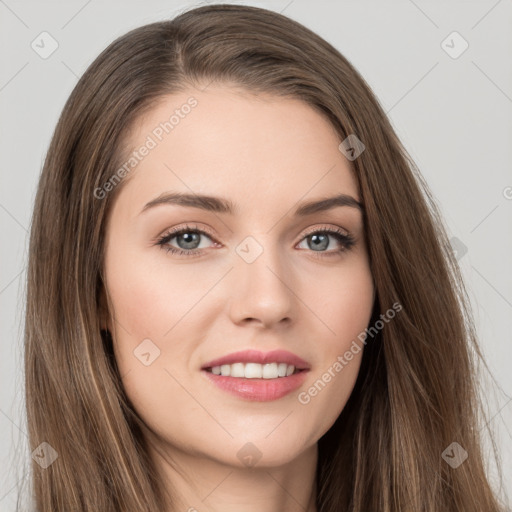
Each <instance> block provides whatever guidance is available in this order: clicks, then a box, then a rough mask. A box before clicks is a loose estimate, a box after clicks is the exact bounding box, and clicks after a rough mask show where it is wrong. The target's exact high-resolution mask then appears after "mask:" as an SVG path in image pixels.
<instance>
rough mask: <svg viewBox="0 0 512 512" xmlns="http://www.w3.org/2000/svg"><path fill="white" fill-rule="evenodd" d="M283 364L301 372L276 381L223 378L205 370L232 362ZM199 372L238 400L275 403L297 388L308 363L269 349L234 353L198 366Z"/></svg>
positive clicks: (296, 357)
mask: <svg viewBox="0 0 512 512" xmlns="http://www.w3.org/2000/svg"><path fill="white" fill-rule="evenodd" d="M274 362H276V363H286V364H289V365H293V366H295V368H297V369H299V370H301V371H299V372H298V373H294V374H293V375H289V376H288V377H278V378H276V379H245V378H243V377H223V376H222V375H215V374H214V373H211V372H209V371H206V370H207V369H210V368H212V367H213V366H221V365H223V364H233V363H259V364H266V363H274ZM201 369H202V373H204V374H205V375H206V377H207V378H208V379H209V380H210V382H212V383H213V384H215V385H216V386H218V387H219V388H220V389H223V390H224V391H227V392H228V393H231V394H233V395H235V396H238V397H239V398H243V399H245V400H250V401H256V402H267V401H270V400H277V399H279V398H282V397H283V396H285V395H287V394H289V393H291V392H292V391H294V390H295V389H297V388H298V387H299V386H300V385H301V384H302V383H303V382H304V380H305V379H306V375H307V373H308V370H309V369H310V367H309V364H308V363H307V362H306V361H304V359H302V358H300V357H299V356H297V355H295V354H292V353H291V352H288V351H286V350H272V351H271V352H259V351H257V350H242V351H239V352H233V353H232V354H229V355H227V356H224V357H221V358H219V359H214V360H213V361H210V362H209V363H206V364H205V365H203V366H202V367H201Z"/></svg>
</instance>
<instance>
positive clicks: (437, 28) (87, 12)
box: [0, 0, 512, 511]
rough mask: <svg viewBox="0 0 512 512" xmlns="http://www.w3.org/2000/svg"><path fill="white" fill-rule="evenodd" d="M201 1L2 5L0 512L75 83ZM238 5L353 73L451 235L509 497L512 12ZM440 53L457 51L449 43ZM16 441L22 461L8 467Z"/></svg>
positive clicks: (452, 6)
mask: <svg viewBox="0 0 512 512" xmlns="http://www.w3.org/2000/svg"><path fill="white" fill-rule="evenodd" d="M204 3H206V2H199V1H196V2H171V1H157V0H145V1H144V2H135V1H124V2H121V1H110V2H108V3H107V2H100V1H98V0H89V1H68V2H56V1H53V2H49V1H23V2H21V1H15V0H5V1H4V0H0V47H1V48H2V54H1V55H2V62H1V64H2V65H1V66H0V120H1V122H0V130H1V132H0V155H1V165H0V168H1V180H2V181H1V183H2V185H1V188H0V226H1V240H2V246H1V247H2V254H1V266H0V303H1V310H0V311H1V323H0V326H1V327H0V328H1V357H0V433H1V438H0V511H11V510H14V506H15V497H16V492H17V487H16V484H17V482H18V481H19V479H20V477H21V476H22V475H23V473H24V471H25V469H26V467H27V463H28V457H29V454H30V451H31V449H33V448H35V447H28V443H27V442H26V441H27V439H26V426H25V423H24V412H23V375H22V350H21V349H22V325H23V314H24V304H23V301H24V296H23V290H24V285H25V278H26V261H27V241H28V240H27V231H28V228H29V223H30V215H31V209H32V202H33V198H34V194H35V189H36V184H37V179H38V175H39V172H40V169H41V165H42V162H43V158H44V154H45V152H46V150H47V147H48V144H49V140H50V136H51V134H52V132H53V129H54V127H55V124H56V122H57V119H58V116H59V114H60V111H61V109H62V107H63V105H64V102H65V101H66V99H67V97H68V95H69V94H70V92H71V90H72V89H73V87H74V86H75V84H76V82H77V79H78V77H79V76H80V75H81V74H82V73H83V72H84V71H85V69H86V67H87V66H88V65H89V64H90V63H91V62H92V60H93V59H94V58H95V57H96V56H97V55H98V54H99V53H100V51H101V50H102V49H103V48H104V47H105V46H107V44H108V43H110V42H111V41H112V40H113V39H115V38H116V37H117V36H119V35H121V34H123V33H125V32H127V31H128V30H129V29H132V28H134V27H136V26H139V25H142V24H145V23H149V22H152V21H157V20H162V19H167V18H170V17H173V16H175V15H176V14H177V13H178V12H181V11H182V10H184V9H187V8H189V7H192V6H199V5H202V4H204ZM232 3H234V2H232ZM237 3H244V2H237ZM245 3H248V4H250V5H255V6H261V7H266V8H269V9H272V10H275V11H279V12H283V13H284V14H286V15H287V16H289V17H291V18H293V19H295V20H297V21H299V22H301V23H303V24H305V25H306V26H308V27H309V28H311V29H312V30H314V31H316V32H317V33H318V34H320V35H321V36H322V37H324V38H325V39H326V40H327V41H329V42H330V43H332V44H333V45H334V46H335V47H336V48H338V49H339V50H340V51H341V52H342V53H343V54H344V55H345V56H346V57H347V58H348V59H349V60H350V61H351V62H352V63H353V64H354V65H355V66H356V68H357V69H358V70H359V71H360V72H361V73H362V75H363V76H364V77H365V79H366V80H367V81H368V83H369V84H370V86H371V87H372V88H373V90H374V91H375V93H376V94H377V96H378V98H379V99H380V101H381V103H382V105H383V106H384V108H385V110H386V111H387V112H388V114H389V116H390V118H391V122H392V123H393V125H394V127H395V129H396V131H397V133H398V135H399V137H400V138H401V139H402V141H403V142H404V144H405V146H406V148H407V149H408V151H409V152H410V153H411V155H412V157H413V158H414V160H415V161H416V163H417V164H418V166H419V167H420V169H421V171H422V173H423V175H424V176H425V178H426V180H427V182H428V184H429V186H430V188H431V190H432V191H433V193H434V195H435V197H436V198H437V201H438V203H439V205H440V207H441V211H442V213H443V215H444V218H445V222H446V225H447V227H448V231H449V234H450V236H451V237H457V238H458V239H459V240H460V242H461V243H462V244H464V246H465V247H467V253H466V254H464V255H463V256H462V257H461V258H460V265H461V267H462V270H463V272H464V276H465V278H466V283H467V287H468V290H469V294H470V296H471V300H472V303H473V307H474V314H475V319H476V324H477V327H478V333H479V335H480V338H481V343H482V347H483V350H484V353H485V356H486V358H487V361H488V363H489V366H490V369H491V371H492V373H493V375H494V377H495V382H493V381H492V380H491V378H490V377H488V378H486V380H485V381H486V382H487V384H486V385H487V391H486V396H487V397H488V398H487V400H486V402H487V404H488V409H489V419H490V425H491V427H492V428H494V429H495V431H496V432H497V434H498V440H499V446H498V448H499V454H500V456H501V458H502V460H503V465H504V471H505V474H504V481H505V482H506V487H507V486H508V489H507V492H508V494H509V495H511V494H512V486H511V485H510V483H511V482H512V401H511V397H512V372H511V370H510V362H511V361H512V342H511V334H510V333H511V328H512V273H511V272H510V271H509V268H510V262H511V261H512V258H511V256H512V171H511V161H512V149H511V148H512V144H511V141H512V64H511V63H512V59H511V49H512V2H511V1H510V0H508V1H507V0H499V1H496V0H492V1H487V0H485V1H463V2H460V1H451V2H443V1H442V0H438V1H432V0H431V1H420V0H415V1H412V0H407V1H386V2H383V1H372V2H370V1H338V2H334V1H326V0H324V1H315V2H312V1H310V2H307V1H306V0H291V1H290V0H282V1H281V0H279V1H260V2H245ZM43 31H47V32H49V33H50V34H51V35H52V37H53V38H55V40H56V41H57V42H58V45H59V46H58V49H57V50H56V51H55V52H54V53H53V54H52V55H51V56H50V57H48V58H47V59H42V58H41V57H40V56H39V55H38V54H37V53H36V52H35V51H34V50H33V49H32V48H31V43H32V41H33V40H35V39H36V38H37V37H38V36H39V34H40V33H41V32H43ZM453 31H457V32H458V33H459V34H460V35H461V36H462V37H463V38H464V39H465V40H466V41H467V42H468V44H469V47H468V49H467V50H466V51H465V52H464V53H462V54H461V55H460V56H459V57H458V58H455V59H454V58H452V57H450V56H449V55H448V54H447V53H446V52H445V50H444V49H443V47H442V41H443V40H445V39H446V37H447V36H448V35H449V34H451V33H452V32H453ZM452 39H453V38H452ZM446 44H448V45H451V46H453V47H454V49H453V50H452V51H457V50H458V49H460V48H461V46H460V42H459V41H457V40H456V39H455V40H454V42H453V43H452V42H451V39H448V41H447V43H446ZM507 187H508V188H507ZM459 245H460V244H459ZM432 321H435V319H432ZM449 342H450V340H447V343H449ZM16 443H21V446H22V448H24V449H25V453H26V454H27V456H26V457H25V459H26V460H25V461H23V460H21V461H20V460H17V459H15V457H14V455H15V452H14V446H15V444H16ZM488 453H490V451H489V450H488Z"/></svg>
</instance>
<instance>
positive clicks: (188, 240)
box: [178, 233, 199, 249]
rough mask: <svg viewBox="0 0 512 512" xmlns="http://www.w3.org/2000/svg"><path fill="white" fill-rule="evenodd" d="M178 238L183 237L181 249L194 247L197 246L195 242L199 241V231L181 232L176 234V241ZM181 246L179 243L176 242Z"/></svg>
mask: <svg viewBox="0 0 512 512" xmlns="http://www.w3.org/2000/svg"><path fill="white" fill-rule="evenodd" d="M180 238H183V239H185V247H181V248H182V249H195V248H196V247H197V245H198V244H197V242H198V241H199V233H183V234H181V235H179V236H178V241H179V240H180ZM178 245H180V246H181V244H179V243H178Z"/></svg>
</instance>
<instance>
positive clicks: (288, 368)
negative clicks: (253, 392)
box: [211, 363, 295, 379]
mask: <svg viewBox="0 0 512 512" xmlns="http://www.w3.org/2000/svg"><path fill="white" fill-rule="evenodd" d="M211 372H212V373H213V374H215V375H222V376H223V377H244V378H246V379H277V378H278V377H288V376H290V375H292V374H293V373H294V372H295V366H293V364H290V365H288V364H286V363H267V364H258V363H233V364H223V365H221V366H214V367H213V368H211Z"/></svg>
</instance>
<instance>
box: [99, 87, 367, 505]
mask: <svg viewBox="0 0 512 512" xmlns="http://www.w3.org/2000/svg"><path fill="white" fill-rule="evenodd" d="M192 96H193V97H194V98H195V99H196V100H197V105H196V106H195V107H194V108H193V109H191V110H190V112H189V113H188V114H187V115H184V116H183V117H180V120H179V123H178V124H176V126H174V128H173V129H172V131H170V132H169V133H168V134H164V136H163V137H162V140H161V141H157V142H158V144H157V145H156V147H154V148H152V149H151V151H150V152H149V153H148V154H147V156H145V157H144V158H143V159H142V161H140V163H139V164H138V165H137V167H136V169H135V170H134V171H133V172H132V174H131V175H130V176H129V178H128V181H127V182H126V183H125V184H124V185H125V186H124V187H123V189H122V190H121V191H120V194H119V196H118V197H117V198H116V201H115V203H114V207H113V209H112V211H111V213H110V216H109V219H108V229H107V245H106V258H105V271H106V288H107V292H108V296H109V300H110V301H111V311H110V313H112V314H113V316H114V318H115V320H112V319H111V317H108V318H107V317H105V325H106V326H107V327H108V328H109V329H110V330H111V332H112V334H113V337H114V348H115V354H116V359H117V362H118V365H119V369H120V374H121V375H122V379H123V385H124V388H125V390H126V393H127V395H128V397H129V399H130V401H131V402H132V404H133V407H134V408H135V410H136V411H137V412H138V414H139V415H140V417H141V418H142V419H143V421H144V422H145V425H146V427H147V428H146V435H147V438H148V440H149V441H150V451H151V456H152V458H153V460H154V461H155V464H156V466H157V468H158V470H159V473H160V474H161V477H162V479H163V481H164V482H165V485H166V488H167V489H168V490H169V492H170V493H171V495H172V496H173V499H174V505H173V507H172V509H171V510H172V512H177V511H187V510H188V511H190V512H192V511H194V510H197V511H200V512H202V511H208V512H256V511H257V512H283V511H286V512H292V511H293V512H295V511H297V512H299V511H300V512H304V511H307V512H315V511H316V507H315V497H316V489H315V485H314V480H315V471H316V464H317V456H318V452H317V442H318V440H319V438H320V437H321V436H322V435H323V434H324V433H325V432H326V431H327V430H328V429H329V428H330V427H331V426H332V424H333V423H334V421H335V420H336V418H337V417H338V416H339V414H340V412H341V411H342V409H343V407H344V406H345V404H346V402H347V400H348V398H349V396H350V394H351V392H352V389H353V386H354V384H355V381H356V378H357V375H358V372H359V367H360V362H361V357H362V350H360V351H359V352H357V353H354V354H353V358H351V360H350V362H348V363H347V364H346V365H344V366H343V368H342V370H341V371H333V369H332V368H333V365H334V364H335V362H336V361H337V358H338V356H340V355H343V354H344V353H345V352H346V351H347V350H349V348H350V347H351V344H352V342H353V341H354V340H356V339H357V336H358V334H360V333H361V332H362V331H364V330H365V328H366V327H367V325H368V323H369V320H370V316H371V310H372V305H373V301H374V285H373V280H372V275H371V270H370V266H369V260H368V254H367V248H366V244H365V240H364V236H363V234H364V233H363V217H362V213H361V211H360V210H358V209H357V208H355V207H351V206H337V207H334V208H332V209H329V210H326V211H321V212H316V213H311V214H309V215H307V216H303V217H300V216H295V215H294V211H295V209H296V208H297V207H298V206H299V205H300V204H302V203H304V202H309V201H313V200H320V199H326V198H329V197H333V196H335V195H338V194H341V193H343V194H347V195H349V196H352V197H353V198H354V199H356V200H360V197H359V195H358V189H357V182H356V180H355V178H354V176H353V175H352V170H351V168H350V162H349V161H348V160H347V159H346V158H345V156H344V155H343V154H342V153H341V152H340V151H339V149H338V145H339V143H340V142H341V139H340V138H339V136H338V135H337V133H336V132H335V130H334V128H333V127H332V126H331V125H330V123H329V122H328V120H327V119H325V118H324V117H323V116H322V115H321V114H320V113H318V112H317V111H315V110H314V109H312V108H311V107H310V106H308V105H307V104H305V103H303V102H301V101H299V100H294V99H283V98H278V97H275V96H268V95H253V94H250V93H247V92H242V91H240V90H235V89H234V88H232V87H231V86H228V85H223V86H221V85H216V86H213V85H211V86H209V87H208V88H207V89H205V90H204V91H200V90H197V89H190V90H187V91H184V92H181V93H178V94H173V95H170V96H167V97H166V98H165V99H164V100H163V101H162V102H160V103H159V104H158V105H157V106H155V107H154V109H153V110H152V111H150V112H149V114H147V115H146V116H145V117H144V118H143V119H141V122H140V123H139V125H138V126H137V127H136V129H134V130H133V132H132V133H131V134H130V146H131V148H133V149H135V148H139V147H140V146H141V145H142V144H144V141H146V140H147V137H148V135H150V134H152V133H153V130H154V129H155V127H157V126H158V125H159V123H161V122H162V121H164V120H168V119H169V116H170V114H171V113H172V111H174V110H175V109H176V108H179V107H180V106H181V105H183V104H185V103H186V102H187V100H188V99H189V98H190V97H192ZM152 137H153V139H155V140H156V137H155V136H154V135H153V136H152ZM167 192H183V193H190V194H196V195H198V194H205V195H208V196H216V197H222V198H225V199H227V200H229V201H231V202H232V203H233V204H234V205H235V208H236V210H235V212H234V213H233V214H229V213H221V212H212V211H206V210H202V209H199V208H195V207H190V206H182V205H176V204H160V205H158V206H154V207H151V208H147V209H146V210H145V211H144V212H142V213H141V211H142V210H143V208H144V206H145V205H146V203H148V202H149V201H151V200H153V199H155V198H157V197H159V196H160V195H161V194H163V193H167ZM186 225H188V226H189V230H188V231H187V233H189V235H187V236H186V237H184V236H183V235H181V236H175V237H174V238H173V239H172V240H168V241H167V243H166V245H165V247H170V246H171V247H174V248H176V249H181V250H183V251H188V252H189V253H194V252H195V253H196V255H194V256H185V255H179V254H172V253H171V252H167V251H166V250H165V248H164V246H162V245H158V244H157V241H158V239H159V238H161V237H162V236H163V235H165V234H166V233H168V231H169V230H170V229H171V228H174V227H184V228H185V227H186ZM190 227H191V228H193V229H190ZM197 229H198V230H201V231H206V233H207V234H206V235H204V234H196V235H194V233H197V231H195V230H197ZM332 229H338V230H339V231H340V232H341V233H344V234H347V233H348V234H350V235H351V236H352V237H353V238H354V241H355V243H354V245H353V246H352V247H350V248H345V247H344V243H343V242H342V241H339V240H338V239H337V237H336V234H335V233H329V232H328V230H332ZM326 230H327V231H326ZM314 234H316V235H317V236H320V237H321V238H320V239H319V238H316V245H315V244H314V243H313V238H314ZM193 236H196V240H197V241H198V243H197V248H196V249H190V247H191V245H190V241H191V239H192V238H191V237H193ZM246 237H252V238H251V239H249V241H248V240H247V239H246ZM187 244H188V245H187ZM237 248H238V251H237ZM240 248H243V249H244V250H245V252H243V251H240ZM342 249H345V250H342ZM198 253H199V255H197V254H198ZM258 254H259V255H258ZM245 255H257V257H256V258H255V259H254V261H251V262H248V261H247V258H245V259H244V256H245ZM143 340H151V342H150V343H148V342H147V341H146V342H145V343H146V345H144V346H143V347H144V350H142V352H143V353H144V354H145V355H144V356H143V359H144V358H145V361H146V363H148V360H149V361H151V362H150V364H144V363H143V362H141V360H140V359H141V358H140V357H136V355H135V354H134V351H135V352H136V353H138V354H139V356H140V353H141V350H139V352H137V347H139V346H140V344H141V342H143ZM155 347H158V349H156V348H155ZM245 349H255V350H259V351H262V352H268V351H271V350H275V349H283V350H288V351H290V352H292V353H294V354H296V355H298V356H300V357H301V358H302V359H304V360H305V361H307V363H308V364H309V368H310V369H309V371H308V373H307V375H306V380H305V381H304V383H303V384H302V385H301V386H300V388H299V389H296V390H294V391H293V392H290V393H289V394H287V395H286V396H283V397H281V398H279V399H275V400H267V401H254V400H252V401H251V400H247V399H244V398H242V397H240V396H235V395H232V394H230V393H228V392H226V391H225V390H223V389H220V388H218V387H217V386H216V385H214V384H212V383H211V382H210V380H209V379H208V377H207V376H206V375H205V372H204V371H202V370H201V367H202V366H203V365H204V364H205V363H207V362H208V361H211V360H212V359H215V358H218V357H221V356H225V355H227V354H230V353H232V352H235V351H239V350H245ZM157 350H159V351H160V352H159V353H158V356H157V357H155V355H156V354H157ZM148 354H149V355H148ZM329 368H330V369H331V371H330V374H331V378H330V379H329V381H328V382H326V381H327V378H325V379H324V383H325V385H324V386H323V387H321V388H320V391H318V390H317V392H316V393H315V392H314V391H313V392H311V393H309V392H308V390H309V389H310V388H311V387H312V386H313V385H314V384H315V382H316V381H318V379H321V378H322V375H323V374H325V372H327V371H328V370H329ZM300 393H302V395H301V396H302V401H301V400H299V394H300ZM307 397H309V400H307ZM248 443H251V444H248ZM241 450H242V451H241ZM244 450H245V451H244ZM247 454H249V455H250V456H251V457H250V458H249V459H247ZM244 456H245V459H244ZM248 460H250V461H252V462H247V461H248ZM169 512H171V511H169Z"/></svg>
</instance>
